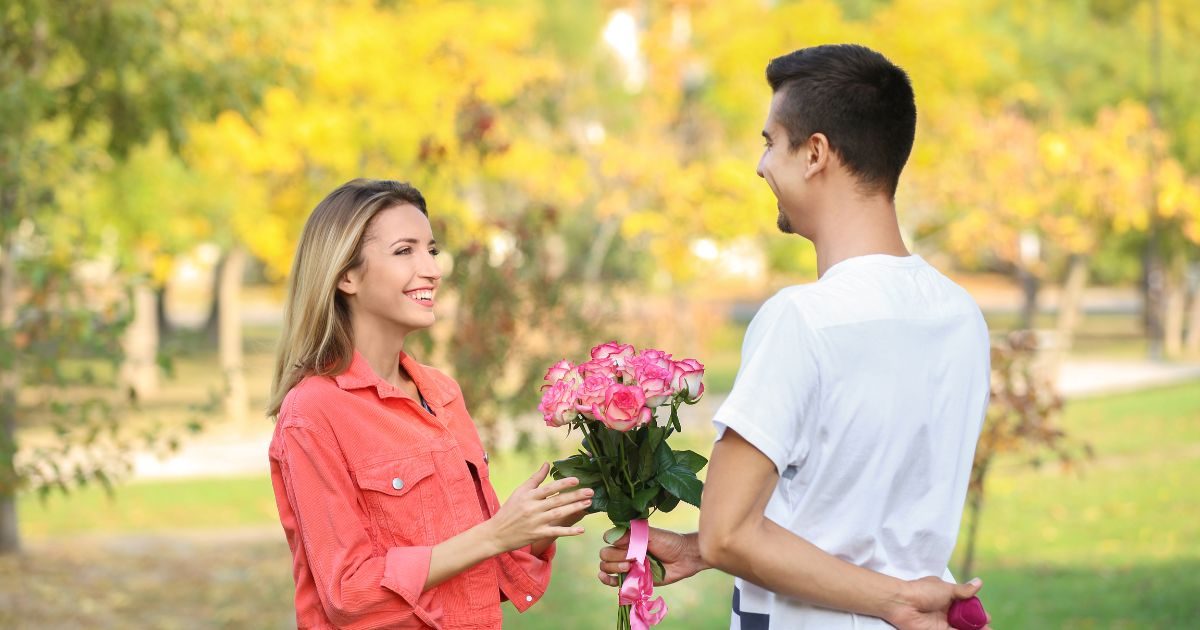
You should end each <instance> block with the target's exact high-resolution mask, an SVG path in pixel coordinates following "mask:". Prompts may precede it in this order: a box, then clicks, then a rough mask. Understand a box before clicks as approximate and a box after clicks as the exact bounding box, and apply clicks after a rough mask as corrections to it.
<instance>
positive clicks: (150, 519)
mask: <svg viewBox="0 0 1200 630" xmlns="http://www.w3.org/2000/svg"><path fill="white" fill-rule="evenodd" d="M1064 424H1065V426H1066V428H1067V430H1068V432H1069V434H1071V435H1073V436H1077V437H1078V438H1080V439H1086V440H1088V441H1089V442H1090V443H1091V444H1092V446H1093V447H1094V449H1095V451H1096V458H1095V459H1094V460H1092V461H1090V462H1087V463H1085V464H1084V465H1083V466H1082V467H1080V468H1078V469H1076V470H1074V471H1070V472H1063V471H1061V470H1059V469H1058V468H1057V467H1044V468H1042V469H1038V470H1035V469H1032V468H1030V467H1028V466H1026V465H1025V464H1024V463H1023V460H1021V459H1019V458H1008V459H1006V460H1003V461H1001V462H999V464H998V466H997V468H996V470H995V472H994V473H993V476H992V478H991V482H990V486H989V491H988V500H987V505H986V507H985V512H984V518H983V522H982V526H981V530H980V542H979V550H978V557H977V570H976V571H975V573H977V574H978V575H980V576H981V577H983V579H984V580H985V582H986V586H985V591H984V596H985V602H986V604H987V606H988V609H989V611H990V612H991V613H992V615H993V617H994V626H995V627H997V628H1146V627H1156V628H1157V627H1185V626H1188V625H1189V624H1191V623H1193V622H1194V621H1195V619H1197V618H1200V489H1198V488H1200V487H1198V486H1197V485H1196V484H1195V482H1194V480H1195V479H1196V478H1197V477H1200V383H1191V384H1186V385H1181V386H1175V387H1169V388H1163V389H1157V390H1151V391H1146V392H1140V393H1136V394H1126V395H1120V396H1112V397H1107V398H1095V399H1089V400H1080V401H1075V402H1072V403H1071V404H1070V405H1069V406H1068V408H1067V413H1066V418H1065V419H1064ZM683 437H687V438H689V439H688V441H689V442H690V443H691V444H689V446H693V447H697V448H699V449H701V450H703V449H705V448H706V445H705V442H706V440H707V437H708V436H707V435H704V434H703V431H692V432H691V433H690V434H688V435H685V436H683ZM536 464H537V460H536V459H535V458H533V457H532V456H530V455H521V454H508V455H506V456H503V457H498V458H497V461H496V464H495V466H494V467H493V479H494V480H495V483H496V485H497V487H498V490H499V491H500V493H501V495H502V496H505V495H507V492H508V491H509V490H510V489H511V488H512V487H513V486H515V485H516V484H517V483H519V482H520V481H521V480H522V479H523V478H524V477H525V476H527V475H528V473H529V471H530V470H531V469H532V468H534V467H535V466H536ZM20 516H21V526H22V528H23V532H24V535H25V537H26V540H27V542H28V544H29V547H30V551H29V552H28V553H27V554H26V555H24V556H21V557H19V558H15V559H14V558H8V559H0V627H5V628H8V627H18V628H23V627H29V628H41V627H57V626H77V625H83V626H87V627H114V628H115V627H148V628H173V627H187V628H191V627H204V628H209V627H212V628H279V627H286V626H287V624H288V619H289V606H290V599H289V597H290V595H289V588H290V583H291V578H290V573H289V566H288V557H287V551H286V546H285V545H284V544H283V541H282V534H281V532H280V531H279V530H278V525H277V524H276V522H275V520H274V519H275V513H274V505H273V499H272V497H271V492H270V487H269V483H268V481H267V480H266V479H265V478H262V477H245V478H232V479H229V478H226V479H212V480H186V481H176V482H154V483H134V484H129V485H126V486H123V487H121V488H119V489H118V494H117V496H116V498H115V499H113V500H111V501H110V500H109V499H107V498H105V496H104V495H103V493H102V492H99V491H98V490H95V491H94V490H86V491H82V492H78V493H76V494H73V495H72V496H71V497H69V498H66V499H63V498H61V497H56V498H52V499H51V500H50V501H49V502H48V503H47V504H45V505H44V506H43V505H41V504H39V503H38V501H37V500H36V499H35V498H34V497H24V498H23V499H22V500H21V502H20ZM695 519H696V512H695V511H694V510H692V509H690V508H687V507H686V506H685V507H682V508H680V509H679V510H677V511H675V512H673V513H671V514H666V515H661V518H659V517H658V516H656V518H655V522H656V524H658V525H661V526H664V527H672V528H677V529H689V528H691V527H694V525H695ZM584 524H585V525H586V526H588V529H589V531H588V533H587V534H586V535H585V536H584V537H581V538H579V539H571V540H565V541H563V542H562V543H561V544H560V550H559V561H558V566H557V569H556V572H555V578H554V582H553V583H552V585H551V588H550V592H549V594H548V596H547V597H546V598H545V599H544V600H543V602H542V603H540V604H539V605H538V606H537V607H535V608H534V609H533V610H531V611H530V612H529V613H527V614H524V615H517V614H516V613H515V612H514V611H512V610H511V609H510V610H508V612H507V616H506V620H507V624H506V625H507V626H508V627H512V628H518V629H523V628H529V629H542V628H546V629H548V628H558V629H569V628H580V629H590V628H606V627H609V624H610V623H611V618H612V614H613V605H614V602H613V599H614V597H615V595H614V593H613V592H612V591H611V590H610V589H607V588H605V587H602V586H601V585H600V584H599V583H598V582H596V581H595V579H594V574H595V571H596V568H595V553H596V550H597V548H598V547H599V546H600V543H599V535H600V533H601V532H602V531H603V529H604V524H603V523H602V521H601V519H600V517H595V516H593V517H589V519H588V520H585V521H584ZM955 566H957V563H956V565H955ZM114 584H121V585H122V586H121V587H120V588H117V589H114V588H113V585H114ZM729 592H730V580H729V578H728V577H726V576H723V575H720V574H718V573H716V572H707V573H706V574H701V576H699V577H698V578H696V579H693V580H690V581H688V582H685V583H681V584H677V585H673V586H671V587H666V588H663V589H662V593H663V594H664V595H665V596H666V597H667V599H668V602H669V604H670V605H671V613H670V616H669V617H668V618H667V620H666V621H665V622H664V623H663V624H662V625H660V626H658V627H659V628H664V629H671V628H677V629H683V628H687V629H689V630H701V629H704V628H725V627H727V621H728V615H729ZM6 615H8V618H6Z"/></svg>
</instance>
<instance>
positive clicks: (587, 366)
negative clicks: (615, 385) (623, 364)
mask: <svg viewBox="0 0 1200 630" xmlns="http://www.w3.org/2000/svg"><path fill="white" fill-rule="evenodd" d="M575 369H576V370H577V371H578V372H579V376H581V377H582V378H587V377H589V376H603V377H606V378H608V379H611V380H614V381H615V380H617V366H616V365H614V364H613V361H612V359H592V360H591V361H584V362H583V363H580V364H579V365H577V366H575Z"/></svg>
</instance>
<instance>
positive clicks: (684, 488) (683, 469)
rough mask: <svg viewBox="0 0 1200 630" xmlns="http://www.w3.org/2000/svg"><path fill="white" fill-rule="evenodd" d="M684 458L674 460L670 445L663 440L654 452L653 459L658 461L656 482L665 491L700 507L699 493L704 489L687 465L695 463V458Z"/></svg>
mask: <svg viewBox="0 0 1200 630" xmlns="http://www.w3.org/2000/svg"><path fill="white" fill-rule="evenodd" d="M684 460H685V461H684V462H679V461H676V459H675V454H674V453H672V452H671V447H669V446H667V444H666V442H664V443H663V444H662V446H660V447H659V448H658V452H657V453H655V461H656V462H657V463H658V476H657V479H658V483H659V484H661V485H662V487H663V488H665V489H666V491H667V492H670V493H671V494H673V495H675V496H676V497H679V498H680V499H681V500H683V501H687V502H688V503H691V504H692V505H694V506H696V507H700V495H701V493H703V491H704V484H703V483H701V482H700V480H699V479H697V478H696V473H695V472H693V471H692V469H691V468H690V467H689V464H693V465H694V464H695V460H694V459H692V458H691V457H688V456H685V457H684Z"/></svg>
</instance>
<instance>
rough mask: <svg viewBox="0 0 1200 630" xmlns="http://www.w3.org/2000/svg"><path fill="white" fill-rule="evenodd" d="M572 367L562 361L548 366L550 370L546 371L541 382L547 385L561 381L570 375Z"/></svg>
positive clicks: (567, 362)
mask: <svg viewBox="0 0 1200 630" xmlns="http://www.w3.org/2000/svg"><path fill="white" fill-rule="evenodd" d="M574 367H575V366H573V365H571V362H570V361H568V360H566V359H563V360H561V361H559V362H558V363H555V364H554V365H552V366H550V369H549V370H546V376H545V378H543V379H542V380H544V381H547V382H549V383H554V382H556V381H561V380H563V378H564V377H565V376H566V375H568V374H570V373H571V369H572V368H574Z"/></svg>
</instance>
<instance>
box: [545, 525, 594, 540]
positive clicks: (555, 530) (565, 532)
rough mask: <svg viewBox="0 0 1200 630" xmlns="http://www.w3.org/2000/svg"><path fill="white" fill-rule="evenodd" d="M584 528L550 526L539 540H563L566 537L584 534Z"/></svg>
mask: <svg viewBox="0 0 1200 630" xmlns="http://www.w3.org/2000/svg"><path fill="white" fill-rule="evenodd" d="M583 531H584V530H583V528H582V527H558V526H554V525H549V526H547V527H545V528H543V530H542V534H541V535H540V536H539V538H562V537H564V536H578V535H580V534H582V533H583Z"/></svg>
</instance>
